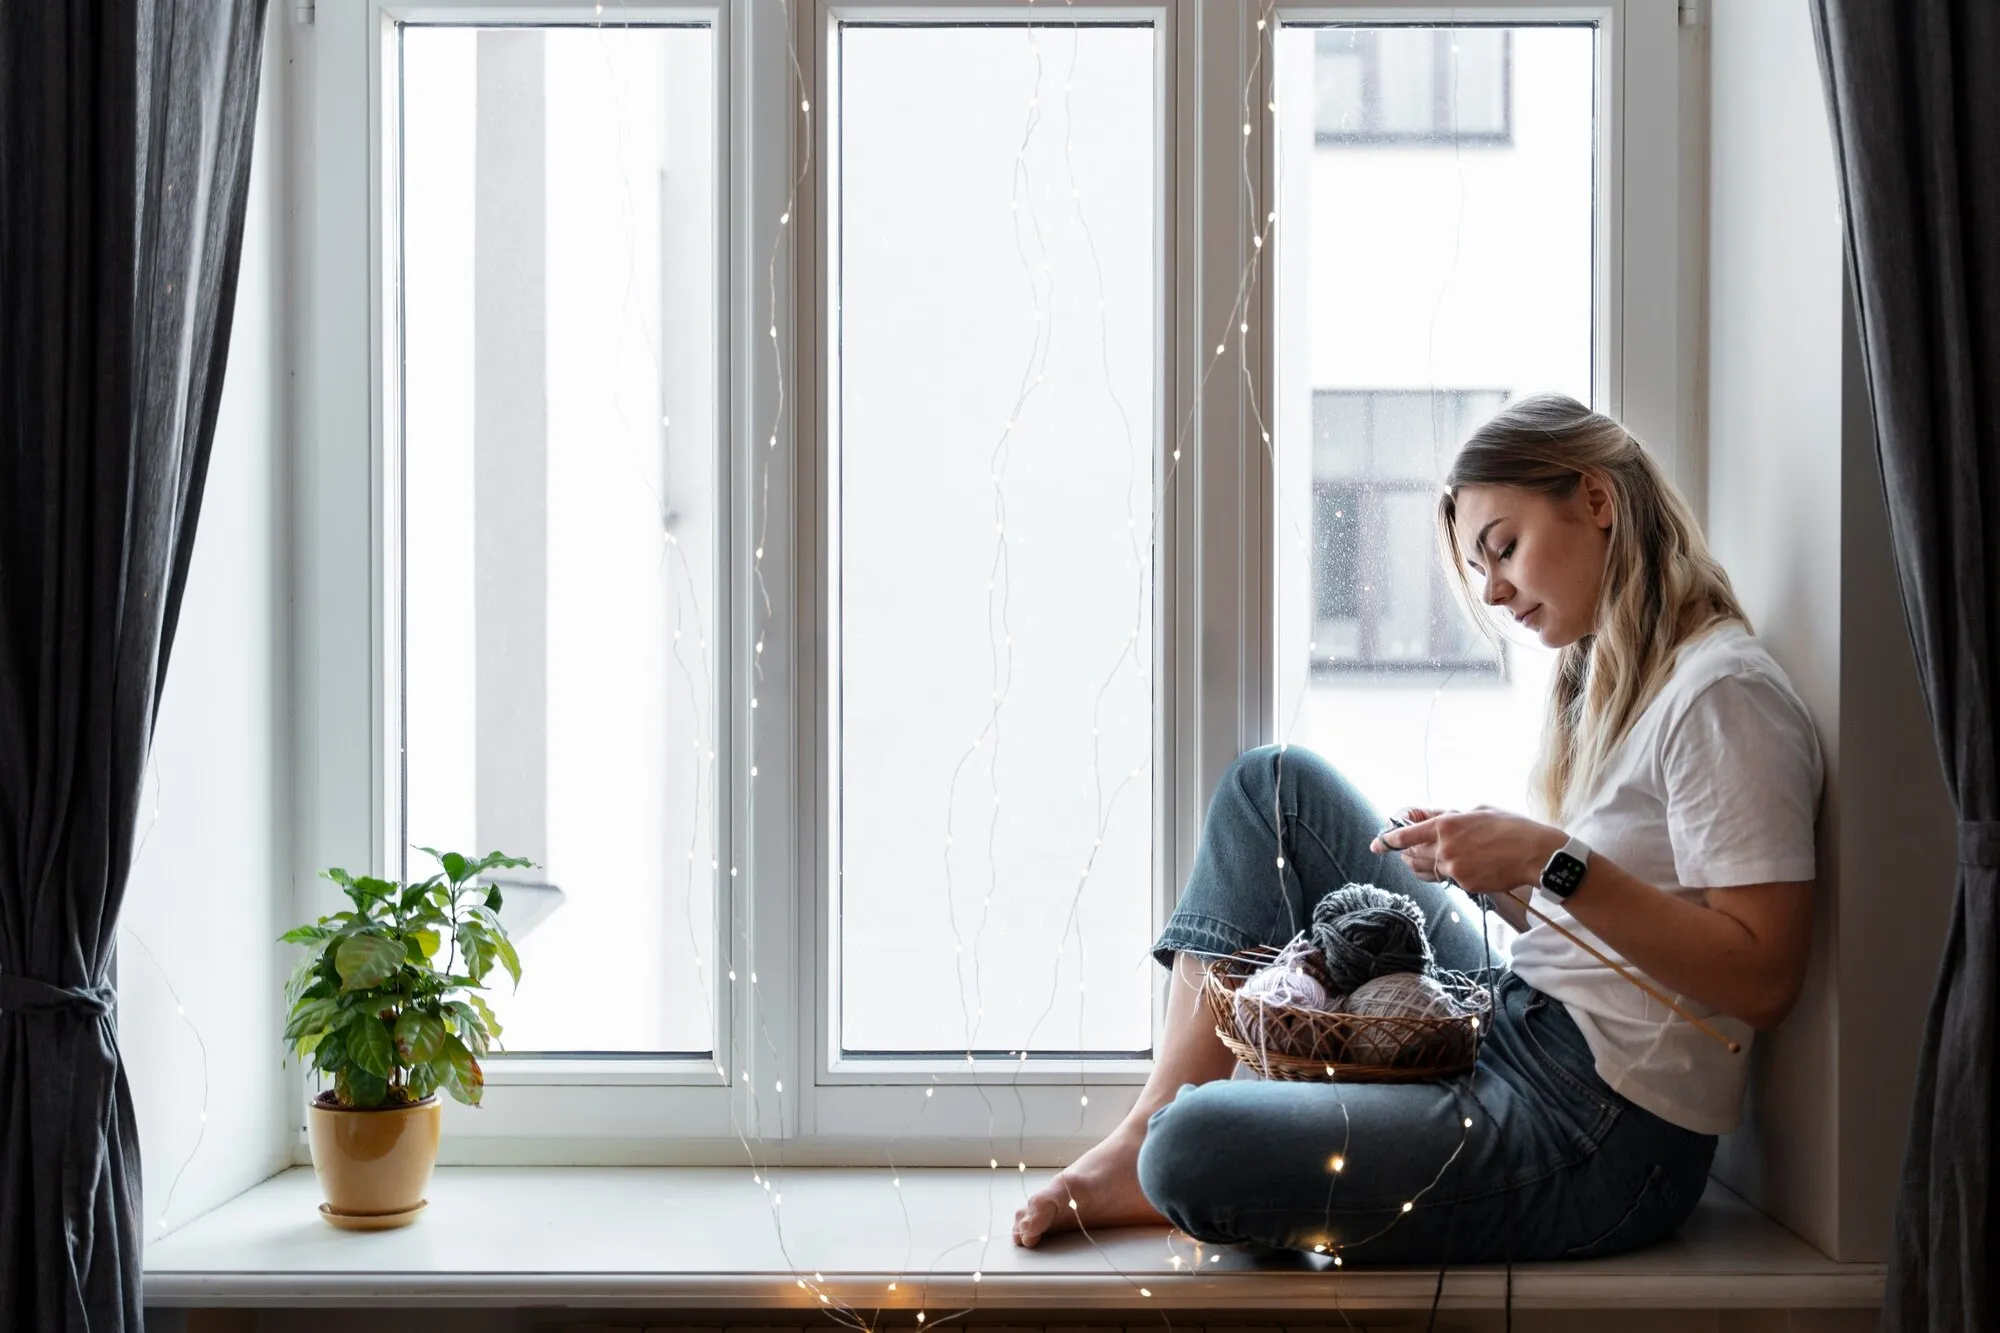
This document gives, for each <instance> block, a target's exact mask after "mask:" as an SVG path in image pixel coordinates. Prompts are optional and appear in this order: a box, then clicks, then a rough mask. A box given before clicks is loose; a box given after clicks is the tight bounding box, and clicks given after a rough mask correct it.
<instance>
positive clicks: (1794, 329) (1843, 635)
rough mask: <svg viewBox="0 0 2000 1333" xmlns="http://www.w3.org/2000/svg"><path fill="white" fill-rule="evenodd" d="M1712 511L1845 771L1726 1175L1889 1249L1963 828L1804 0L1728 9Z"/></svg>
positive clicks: (1713, 158) (1715, 238) (1838, 775)
mask: <svg viewBox="0 0 2000 1333" xmlns="http://www.w3.org/2000/svg"><path fill="white" fill-rule="evenodd" d="M1711 22H1712V23H1713V31H1712V34H1711V46H1710V61H1711V63H1710V89H1711V121H1710V138H1709V144H1710V147H1709V272H1708V300H1709V311H1708V337H1709V342H1708V349H1707V351H1708V356H1707V361H1708V377H1709V378H1708V414H1709V423H1708V439H1709V449H1708V459H1709V464H1708V529H1709V535H1710V538H1711V540H1712V542H1713V543H1714V547H1715V551H1716V554H1717V556H1718V557H1719V558H1720V559H1721V560H1722V562H1723V564H1724V566H1725V567H1726V568H1727V569H1728V570H1729V571H1730V574H1731V576H1732V578H1733V579H1734V580H1735V583H1736V587H1737V591H1738V593H1739V594H1740V595H1741V597H1742V599H1743V601H1744V604H1745V607H1746V609H1747V610H1748V611H1749V613H1750V616H1751V619H1752V622H1753V623H1754V624H1755V626H1756V628H1757V630H1758V632H1759V633H1760V634H1761V635H1763V636H1764V638H1765V639H1766V640H1767V641H1768V642H1769V644H1770V646H1771V650H1772V652H1773V654H1774V655H1775V656H1776V657H1777V658H1778V660H1779V661H1780V662H1781V663H1782V664H1783V665H1784V667H1785V669H1786V671H1787V672H1788V673H1789V674H1790V675H1791V677H1792V680H1793V683H1794V684H1795V685H1796V686H1797V687H1798V689H1799V692H1800V694H1801V695H1802V696H1804V698H1805V700H1806V703H1807V704H1808V706H1809V707H1810V708H1811V709H1812V711H1813V714H1814V717H1815V719H1816V721H1817V722H1818V724H1819V729H1820V735H1821V741H1822V744H1823V745H1824V747H1825V750H1826V756H1827V769H1828V780H1827V790H1826V798H1825V803H1824V805H1823V807H1822V815H1821V828H1820V866H1821V874H1820V896H1819V900H1818V912H1817V918H1816V922H1815V940H1814V950H1813V961H1812V967H1811V971H1810V974H1809V976H1808V978H1807V983H1806V991H1805V994H1804V996H1803V997H1802V999H1801V1000H1800V1003H1799V1005H1798V1007H1797V1009H1796V1010H1795V1011H1794V1013H1793V1015H1792V1017H1791V1018H1790V1019H1789V1020H1788V1021H1787V1022H1786V1024H1785V1025H1784V1026H1783V1027H1782V1028H1781V1029H1780V1030H1779V1031H1778V1032H1777V1033H1776V1034H1774V1035H1773V1037H1772V1038H1770V1039H1768V1040H1760V1041H1759V1043H1758V1044H1757V1046H1756V1048H1755V1049H1754V1054H1753V1059H1754V1060H1755V1062H1756V1075H1755V1080H1754V1083H1753V1091H1752V1113H1751V1116H1750V1118H1749V1120H1748V1122H1747V1125H1748V1127H1747V1128H1746V1129H1745V1130H1743V1131H1741V1132H1739V1133H1738V1134H1736V1135H1734V1136H1732V1137H1731V1138H1730V1139H1729V1140H1728V1141H1726V1142H1725V1144H1724V1146H1723V1151H1722V1152H1721V1154H1720V1155H1719V1157H1718V1159H1717V1168H1716V1172H1717V1174H1718V1175H1719V1176H1720V1177H1721V1178H1722V1179H1724V1180H1725V1181H1727V1182H1728V1183H1730V1184H1731V1185H1733V1186H1735V1187H1736V1188H1738V1189H1739V1190H1741V1191H1743V1192H1744V1193H1746V1194H1747V1195H1748V1196H1749V1197H1751V1198H1752V1199H1753V1200H1754V1201H1756V1202H1757V1203H1758V1204H1759V1205H1760V1206H1762V1207H1763V1208H1764V1209H1765V1210H1766V1211H1767V1212H1770V1213H1771V1214H1772V1215H1773V1216H1775V1217H1777V1218H1778V1219H1779V1220H1780V1221H1783V1222H1785V1223H1786V1224H1787V1225H1789V1226H1791V1227H1792V1228H1793V1229H1794V1230H1796V1231H1798V1232H1799V1233H1800V1234H1802V1235H1804V1236H1805V1237H1806V1238H1807V1239H1808V1240H1811V1241H1812V1242H1813V1243H1814V1244H1816V1245H1818V1246H1819V1247H1820V1248H1821V1249H1823V1250H1825V1251H1826V1252H1827V1253H1829V1254H1830V1255H1833V1256H1834V1257H1836V1258H1840V1259H1849V1260H1869V1259H1880V1258H1881V1257H1883V1255H1884V1254H1885V1253H1886V1251H1887V1246H1888V1239H1889V1224H1890V1219H1891V1216H1892V1212H1891V1208H1892V1202H1893V1184H1894V1178H1895V1173H1896V1170H1897V1168H1898V1166H1899V1165H1900V1161H1901V1152H1902V1144H1903V1139H1904V1133H1905V1128H1906V1124H1907V1119H1908V1107H1909V1096H1910V1086H1911V1082H1912V1079H1913V1076H1914V1069H1915V1050H1916V1044H1917V1035H1918V1032H1919V1031H1920V1026H1921V1022H1922V1018H1923V1013H1924V1008H1925V1003H1926V1000H1927V998H1928V995H1929V991H1930V985H1931V978H1932V975H1933V973H1934V971H1935V968H1936V960H1937V956H1938V951H1939V948H1940V945H1941V942H1942V937H1943V931H1942V926H1943V920H1944V913H1945V909H1946V907H1947V905H1948V902H1949V894H1950V890H1951V883H1952V861H1953V854H1954V849H1955V842H1954V839H1953V834H1952V824H1951V814H1950V810H1949V806H1948V802H1947V801H1946V798H1945V795H1944V791H1943V786H1942V782H1941V780H1940V778H1939V776H1938V763H1937V758H1936V755H1935V753H1934V751H1933V750H1932V749H1931V745H1930V739H1929V732H1928V728H1927V726H1926V724H1925V722H1924V716H1923V710H1922V704H1921V700H1920V696H1919V695H1918V692H1917V687H1916V681H1915V676H1914V672H1913V670H1912V667H1911V661H1910V653H1909V644H1908V639H1907V637H1906V635H1905V633H1904V628H1903V620H1902V615H1901V609H1900V605H1899V603H1898V601H1897V595H1896V591H1895V578H1894V572H1893V567H1892V565H1891V563H1890V553H1889V548H1888V539H1887V528H1886V519H1885V516H1884V510H1883V505H1882V500H1881V491H1880V482H1879V479H1878V477H1877V474H1876V471H1875V463H1874V455H1873V450H1874V440H1873V435H1872V427H1871V424H1870V422H1869V419H1868V406H1867V397H1866V392H1865V388H1863V387H1862V386H1861V383H1860V379H1859V377H1860V366H1859V361H1858V356H1857V354H1856V352H1855V347H1854V343H1853V339H1852V332H1851V328H1850V327H1849V325H1850V323H1851V315H1850V312H1849V308H1848V305H1847V301H1846V298H1845V292H1844V289H1843V259H1842V249H1841V246H1842V240H1841V219H1840V208H1839V192H1838V186H1837V183H1836V178H1835V174H1834V164H1833V154H1832V146H1831V140H1830V139H1829V136H1828V129H1827V121H1826V109H1825V100H1824V96H1823V94H1822V91H1821V86H1820V75H1819V67H1818V63H1817V58H1816V55H1815V53H1814V47H1813V35H1812V27H1811V23H1810V20H1809V18H1808V15H1807V10H1806V7H1805V5H1804V4H1803V3H1800V2H1799V0H1787V2H1786V3H1782V4H1773V3H1770V2H1769V0H1718V2H1717V3H1716V5H1715V6H1714V8H1713V14H1712V18H1711Z"/></svg>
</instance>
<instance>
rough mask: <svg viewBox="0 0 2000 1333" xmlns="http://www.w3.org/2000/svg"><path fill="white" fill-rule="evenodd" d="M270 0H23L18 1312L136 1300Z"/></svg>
mask: <svg viewBox="0 0 2000 1333" xmlns="http://www.w3.org/2000/svg"><path fill="white" fill-rule="evenodd" d="M263 14H264V0H0V1329H5V1330H7V1333H31V1331H32V1330H68V1331H70V1333H82V1331H83V1330H92V1331H93V1333H113V1331H116V1330H137V1329H139V1328H140V1326H141V1323H142V1316H141V1295H140V1240H141V1232H140V1218H141V1210H140V1201H139V1145H138V1140H137V1130H136V1126H135V1124H134V1121H133V1118H132V1102H131V1097H130V1094H129V1093H128V1091H127V1089H126V1085H125V1074H124V1070H123V1068H122V1067H121V1065H120V1063H119V1056H118V1043H117V1037H116V1031H115V1028H114V1026H113V1013H112V998H113V997H112V991H111V986H110V980H111V966H112V949H113V941H114V939H115V937H116V931H117V925H118V909H119V904H120V902H121V901H122V899H123V897H124V893H125V881H126V872H127V870H128V868H129V866H130V861H131V855H132V840H133V833H134V826H135V823H136V816H137V812H138V808H139V796H140V786H141V782H142V779H143V774H144V770H145V767H146V754H147V749H148V746H149V744H150V742H151V736H152V730H153V718H154V713H155V710H156V708H157V706H158V701H159V695H160V682H161V680H162V678H163V676H164V674H165V672H166V668H167V656H168V651H169V649H170V648H171V646H172V643H173V637H174V621H175V617H176V614H177V612H178V610H179V607H180V601H181V591H182V588H183V586H184V584H185V583H186V580H187V570H188V557H189V555H190V553H191V550H192V548H193V544H194V520H195V512H196V510H197V509H198V508H199V506H200V501H201V490H202V479H203V476H204V474H205V472H206V468H207V462H208V450H209V443H210V441H211V440H212V439H213V437H214V434H215V414H216V408H217V404H218V403H219V401H220V399H221V393H222V368H223V361H224V357H225V353H226V350H227V345H228V341H229V320H230V315H231V312H232V310H233V308H234V304H235V287H236V267H237V259H238V256H239V254H240V252H241V249H242V234H243V215H244V206H245V202H246V200H247V197H248V188H249V178H250V139H251V131H252V127H253V125H254V123H255V107H256V101H257V77H258V68H259V59H260V55H261V51H262V47H263V31H264V28H263Z"/></svg>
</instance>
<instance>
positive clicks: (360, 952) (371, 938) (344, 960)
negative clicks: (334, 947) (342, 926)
mask: <svg viewBox="0 0 2000 1333" xmlns="http://www.w3.org/2000/svg"><path fill="white" fill-rule="evenodd" d="M403 957H404V950H403V946H402V945H400V944H398V943H397V942H396V941H394V940H392V939H390V938H389V937H388V936H386V935H378V934H374V933H370V932H364V933H362V934H359V935H351V936H349V937H348V938H347V939H345V940H343V941H341V945H340V948H339V950H338V951H337V952H336V953H335V954H334V956H333V965H334V967H335V968H336V969H338V970H339V972H340V983H341V989H342V990H359V989H361V988H362V987H364V986H379V985H381V984H382V983H383V982H385V981H387V980H388V979H389V978H390V977H392V976H394V975H396V969H397V968H399V967H401V966H402V965H403Z"/></svg>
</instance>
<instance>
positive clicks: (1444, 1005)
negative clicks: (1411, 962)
mask: <svg viewBox="0 0 2000 1333" xmlns="http://www.w3.org/2000/svg"><path fill="white" fill-rule="evenodd" d="M1340 1012H1342V1013H1344V1014H1353V1015H1355V1016H1357V1017H1361V1018H1453V1017H1456V1016H1457V1014H1458V1006H1457V1005H1456V1004H1454V1003H1453V1002H1452V998H1451V995H1450V993H1449V992H1447V991H1446V990H1445V988H1444V987H1443V986H1441V985H1439V984H1438V983H1437V981H1435V980H1434V979H1432V978H1430V977H1427V976H1424V975H1423V974H1421V973H1418V972H1391V973H1389V975H1387V976H1383V977H1376V978H1375V979H1374V980H1372V981H1368V982H1364V983H1363V984H1362V985H1360V986H1357V987H1355V988H1354V992H1353V994H1351V995H1349V996H1348V997H1347V999H1346V1000H1345V1001H1344V1002H1342V1004H1341V1006H1340ZM1403 1045H1404V1042H1403V1038H1402V1036H1401V1035H1400V1034H1398V1033H1397V1032H1396V1030H1395V1029H1394V1028H1393V1027H1388V1026H1366V1027H1364V1028H1363V1030H1362V1031H1360V1032H1357V1033H1356V1034H1355V1035H1354V1036H1352V1037H1350V1038H1348V1041H1347V1053H1346V1058H1347V1060H1348V1062H1349V1063H1351V1064H1362V1065H1393V1064H1395V1063H1396V1061H1397V1057H1399V1056H1400V1055H1402V1054H1403Z"/></svg>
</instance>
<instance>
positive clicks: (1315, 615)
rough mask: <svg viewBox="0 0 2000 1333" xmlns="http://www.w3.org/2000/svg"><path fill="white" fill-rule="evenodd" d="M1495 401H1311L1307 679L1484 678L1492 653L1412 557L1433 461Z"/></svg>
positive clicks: (1376, 393)
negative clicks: (1352, 675) (1364, 675)
mask: <svg viewBox="0 0 2000 1333" xmlns="http://www.w3.org/2000/svg"><path fill="white" fill-rule="evenodd" d="M1506 399H1507V395H1506V393H1505V392H1504V391H1500V390H1464V389H1439V390H1434V391H1424V390H1407V389H1404V390H1356V389H1322V390H1319V391H1317V392H1315V393H1314V394H1313V415H1312V430H1313V446H1312V448H1313V470H1312V534H1313V543H1312V573H1311V579H1312V606H1313V612H1312V639H1311V640H1310V641H1309V642H1308V643H1307V645H1306V651H1307V653H1308V654H1309V655H1310V657H1311V659H1312V664H1313V667H1314V669H1315V670H1316V671H1322V672H1326V671H1345V672H1356V671H1358V672H1378V673H1380V672H1396V671H1412V672H1420V673H1425V674H1430V675H1437V674H1440V673H1460V672H1463V673H1471V674H1474V675H1477V674H1479V673H1492V672H1496V671H1498V670H1499V669H1500V665H1501V661H1500V655H1499V653H1498V652H1497V651H1496V650H1495V647H1494V645H1493V644H1492V643H1491V642H1490V641H1488V640H1487V639H1485V638H1484V637H1482V636H1481V635H1480V633H1479V631H1478V628H1477V627H1476V626H1475V625H1474V624H1473V623H1472V622H1471V621H1470V620H1468V619H1467V618H1466V617H1465V616H1464V615H1463V614H1461V613H1460V610H1459V606H1458V603H1457V601H1456V600H1455V594H1454V591H1453V589H1452V587H1451V584H1450V575H1449V574H1448V573H1447V572H1446V571H1445V569H1444V568H1443V566H1442V565H1441V564H1440V563H1439V562H1438V561H1437V560H1436V559H1431V560H1424V559H1422V558H1421V556H1422V554H1423V553H1424V552H1425V551H1426V550H1428V549H1431V545H1430V544H1431V543H1432V535H1433V533H1434V531H1435V528H1436V517H1435V515H1436V510H1437V486H1436V484H1435V481H1434V478H1435V475H1436V466H1437V465H1436V460H1437V459H1438V458H1439V457H1440V456H1449V455H1450V454H1451V453H1452V452H1453V451H1454V450H1455V449H1456V448H1457V447H1458V444H1459V442H1460V441H1462V440H1464V439H1465V438H1466V436H1467V435H1469V434H1470V433H1471V432H1472V430H1473V428H1474V427H1476V426H1478V424H1479V423H1480V422H1482V421H1484V420H1485V419H1486V418H1487V417H1489V416H1491V415H1493V413H1494V412H1496V411H1498V410H1499V408H1500V406H1501V404H1503V403H1504V402H1505V401H1506Z"/></svg>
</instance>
